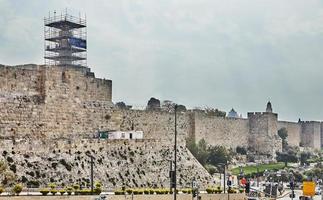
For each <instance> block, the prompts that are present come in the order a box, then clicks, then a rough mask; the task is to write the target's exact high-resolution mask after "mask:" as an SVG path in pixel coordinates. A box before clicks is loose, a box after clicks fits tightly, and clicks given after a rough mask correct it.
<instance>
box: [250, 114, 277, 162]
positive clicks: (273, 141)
mask: <svg viewBox="0 0 323 200" xmlns="http://www.w3.org/2000/svg"><path fill="white" fill-rule="evenodd" d="M248 119H249V131H250V135H249V145H250V146H251V147H253V148H254V150H255V151H256V152H257V153H260V154H265V155H268V156H269V155H271V156H273V155H275V153H276V151H281V149H282V143H281V139H280V138H279V136H278V135H277V114H275V113H269V112H264V113H260V112H255V113H251V112H250V113H248Z"/></svg>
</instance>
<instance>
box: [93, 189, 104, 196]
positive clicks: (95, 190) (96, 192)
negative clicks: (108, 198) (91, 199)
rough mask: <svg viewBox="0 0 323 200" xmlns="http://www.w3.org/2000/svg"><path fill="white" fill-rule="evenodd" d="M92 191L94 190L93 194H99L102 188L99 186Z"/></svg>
mask: <svg viewBox="0 0 323 200" xmlns="http://www.w3.org/2000/svg"><path fill="white" fill-rule="evenodd" d="M93 192H94V193H95V194H97V195H99V194H101V192H102V189H101V188H100V187H96V188H94V190H93Z"/></svg>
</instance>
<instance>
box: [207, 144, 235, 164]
mask: <svg viewBox="0 0 323 200" xmlns="http://www.w3.org/2000/svg"><path fill="white" fill-rule="evenodd" d="M208 151H209V155H208V158H207V163H208V164H211V165H214V166H218V165H219V164H224V163H228V162H229V161H230V160H231V155H230V153H229V151H228V150H227V149H226V148H225V147H224V146H212V147H210V148H209V149H208Z"/></svg>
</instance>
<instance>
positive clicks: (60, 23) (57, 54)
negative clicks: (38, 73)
mask: <svg viewBox="0 0 323 200" xmlns="http://www.w3.org/2000/svg"><path fill="white" fill-rule="evenodd" d="M86 38H87V30H86V17H84V18H81V16H79V17H74V16H72V15H69V14H67V12H65V13H64V14H62V13H61V14H60V15H57V14H56V12H54V15H53V16H50V14H49V16H48V17H47V18H46V17H45V18H44V50H45V52H44V59H45V65H56V66H62V67H86V66H87V39H86Z"/></svg>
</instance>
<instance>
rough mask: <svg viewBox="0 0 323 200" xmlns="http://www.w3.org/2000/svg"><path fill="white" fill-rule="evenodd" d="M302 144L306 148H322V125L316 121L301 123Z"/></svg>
mask: <svg viewBox="0 0 323 200" xmlns="http://www.w3.org/2000/svg"><path fill="white" fill-rule="evenodd" d="M301 127H302V132H301V143H302V146H304V147H312V148H316V149H320V148H321V142H320V141H321V138H320V137H321V123H320V122H316V121H304V122H303V121H302V122H301Z"/></svg>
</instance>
